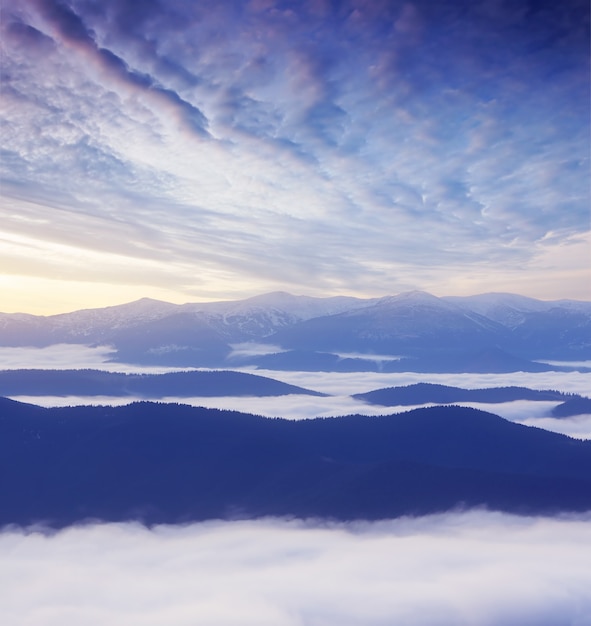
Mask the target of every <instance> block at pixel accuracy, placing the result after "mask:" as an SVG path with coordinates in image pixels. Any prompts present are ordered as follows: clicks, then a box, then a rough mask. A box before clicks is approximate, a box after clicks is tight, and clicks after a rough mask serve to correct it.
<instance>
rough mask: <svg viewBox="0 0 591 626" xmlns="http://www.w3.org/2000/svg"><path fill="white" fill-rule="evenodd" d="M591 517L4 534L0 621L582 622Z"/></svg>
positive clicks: (586, 610)
mask: <svg viewBox="0 0 591 626" xmlns="http://www.w3.org/2000/svg"><path fill="white" fill-rule="evenodd" d="M590 546H591V518H590V517H589V515H588V514H586V515H580V516H561V517H556V518H548V517H516V516H513V515H507V514H500V513H492V512H487V511H484V510H472V511H466V512H450V513H445V514H442V515H434V516H427V517H422V518H401V519H398V520H391V521H385V522H375V523H367V522H363V523H351V524H336V523H327V522H317V521H314V520H307V521H294V520H289V519H265V520H259V521H234V522H219V521H213V522H206V523H198V524H192V525H188V526H155V527H152V528H150V529H148V528H146V527H143V526H140V525H137V524H90V525H85V526H79V527H72V528H68V529H65V530H63V531H61V532H58V533H57V534H54V533H44V532H43V531H42V529H31V528H30V529H19V528H12V529H5V530H4V532H2V533H0V552H1V553H2V555H3V556H2V559H0V581H1V582H2V590H3V594H2V595H3V601H2V603H1V605H0V622H2V623H3V624H35V625H36V624H43V625H44V626H79V625H80V624H84V625H85V626H104V624H109V626H162V624H174V625H175V626H193V625H194V624H195V623H199V624H207V625H208V626H333V625H335V624H339V626H390V625H391V624H405V625H406V626H426V625H427V624H428V625H429V626H473V625H474V624H482V625H486V626H506V625H507V624H519V625H520V626H556V624H569V625H578V626H582V625H584V624H588V623H589V622H590V621H591V594H590V593H589V589H591V569H590V568H589V562H590V560H591V548H590Z"/></svg>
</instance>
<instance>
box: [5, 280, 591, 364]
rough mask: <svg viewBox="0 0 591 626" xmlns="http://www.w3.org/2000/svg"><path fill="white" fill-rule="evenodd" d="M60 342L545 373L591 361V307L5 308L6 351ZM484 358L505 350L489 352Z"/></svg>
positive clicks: (122, 353) (253, 304) (432, 300)
mask: <svg viewBox="0 0 591 626" xmlns="http://www.w3.org/2000/svg"><path fill="white" fill-rule="evenodd" d="M56 343H81V344H85V345H110V346H113V347H114V348H115V350H116V356H115V357H114V358H115V359H116V360H118V361H122V362H132V363H143V364H160V365H175V366H206V367H229V366H231V365H233V366H239V365H254V366H265V361H267V362H269V361H270V362H271V365H272V362H273V361H277V362H278V365H276V366H277V367H278V368H279V369H284V368H285V369H294V368H295V366H294V363H295V361H296V360H301V358H302V354H303V353H307V354H308V357H307V359H308V362H309V365H310V368H311V369H314V368H315V367H319V364H321V363H324V365H323V366H322V367H325V366H330V365H328V363H329V361H331V358H327V356H322V355H323V354H324V355H333V358H332V361H334V365H333V366H330V367H335V368H336V369H339V368H340V367H345V369H346V368H350V369H351V371H354V370H355V368H357V367H359V368H360V369H366V368H367V367H368V364H367V362H368V361H370V362H371V356H372V354H379V355H384V354H385V355H392V356H399V357H406V358H407V359H409V360H407V361H405V362H404V363H402V364H401V365H402V366H404V367H407V366H408V367H410V368H412V367H416V368H418V369H417V370H416V371H430V370H429V363H440V364H439V365H438V366H437V367H438V368H441V367H446V365H445V364H446V363H447V364H448V365H447V367H448V368H449V370H445V369H444V370H438V371H518V370H520V369H525V370H526V371H543V370H549V369H556V368H555V367H554V366H549V365H542V364H539V363H532V362H531V361H532V360H536V359H546V360H552V359H553V360H571V361H575V360H579V361H581V360H586V359H591V302H581V301H573V300H560V301H555V302H544V301H541V300H535V299H532V298H525V297H523V296H517V295H514V294H483V295H479V296H468V297H442V298H438V297H436V296H433V295H431V294H427V293H425V292H419V291H413V292H407V293H403V294H399V295H396V296H387V297H384V298H370V299H360V298H353V297H346V296H342V297H339V296H337V297H331V298H313V297H309V296H293V295H291V294H288V293H285V292H276V293H271V294H265V295H262V296H256V297H253V298H248V299H246V300H237V301H229V302H208V303H188V304H184V305H175V304H170V303H166V302H160V301H157V300H150V299H142V300H138V301H136V302H132V303H129V304H124V305H120V306H115V307H106V308H104V309H90V310H82V311H75V312H72V313H65V314H60V315H52V316H48V317H42V316H32V315H25V314H5V313H3V314H0V345H1V346H38V347H40V346H48V345H52V344H56ZM237 344H238V345H241V344H247V345H248V344H264V346H266V347H267V352H268V354H269V355H274V356H272V357H271V356H265V355H264V354H263V355H261V354H260V353H257V352H256V351H253V353H252V354H250V355H249V354H248V350H242V351H240V355H239V356H237V354H238V353H237V351H236V350H235V346H236V345H237ZM280 353H281V354H280ZM342 353H358V354H361V355H364V356H363V359H364V360H365V361H366V362H365V363H359V362H356V361H348V362H347V363H345V364H343V362H342V361H343V358H341V357H340V356H339V355H340V354H342ZM485 354H488V355H495V356H494V357H493V358H491V357H490V356H488V357H482V356H479V355H485ZM363 359H361V360H363ZM315 362H316V364H317V365H314V363H315ZM477 362H480V365H479V364H478V363H477ZM399 365H400V364H399ZM266 366H269V363H267V365H266ZM372 367H374V368H375V369H383V367H384V364H383V363H382V364H379V365H375V366H372ZM389 367H391V368H394V369H393V371H397V370H396V367H397V366H396V365H392V364H391V365H390V366H389ZM462 368H477V369H475V370H472V369H462ZM478 368H481V369H478ZM486 368H488V370H487V369H486Z"/></svg>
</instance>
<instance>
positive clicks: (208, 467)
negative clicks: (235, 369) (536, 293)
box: [0, 399, 591, 526]
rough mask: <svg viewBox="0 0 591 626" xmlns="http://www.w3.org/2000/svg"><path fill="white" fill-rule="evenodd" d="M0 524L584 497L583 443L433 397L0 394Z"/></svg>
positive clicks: (348, 514)
mask: <svg viewBox="0 0 591 626" xmlns="http://www.w3.org/2000/svg"><path fill="white" fill-rule="evenodd" d="M0 502H1V503H2V504H1V506H0V524H9V523H17V524H28V523H32V522H39V521H43V522H45V523H49V524H52V525H54V526H61V525H64V524H72V523H75V522H78V521H81V520H84V519H87V518H92V519H99V520H127V519H136V520H141V521H144V522H148V523H157V522H186V521H190V520H199V519H211V518H236V517H249V518H250V517H259V516H265V515H293V516H298V517H310V516H312V517H326V518H332V519H380V518H389V517H396V516H399V515H405V514H426V513H433V512H436V511H444V510H448V509H451V508H454V507H458V506H464V507H468V506H487V507H489V508H491V509H497V510H503V511H511V512H518V513H527V514H530V513H531V514H534V513H556V512H560V511H563V512H565V511H582V510H588V509H589V508H591V442H589V441H578V440H574V439H570V438H568V437H565V436H564V435H558V434H555V433H551V432H548V431H544V430H540V429H536V428H530V427H526V426H521V425H518V424H513V423H510V422H508V421H506V420H503V419H501V418H500V417H497V416H495V415H492V414H490V413H484V412H482V411H476V410H473V409H468V408H460V407H434V408H430V409H418V410H415V411H410V412H408V413H404V414H400V415H391V416H380V417H364V416H348V417H342V418H329V419H313V420H303V421H288V420H282V419H267V418H262V417H256V416H253V415H247V414H240V413H235V412H229V411H216V410H210V409H202V408H193V407H187V406H182V405H170V404H168V405H167V404H152V403H146V402H142V403H135V404H131V405H129V406H125V407H115V408H113V407H75V408H65V409H63V408H61V409H40V408H39V407H34V406H30V405H22V404H19V403H15V402H12V401H10V400H6V399H1V400H0Z"/></svg>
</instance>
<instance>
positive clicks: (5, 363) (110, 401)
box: [0, 344, 591, 439]
mask: <svg viewBox="0 0 591 626" xmlns="http://www.w3.org/2000/svg"><path fill="white" fill-rule="evenodd" d="M111 354H112V353H111V350H110V349H109V348H106V347H98V348H89V347H85V346H78V345H71V344H64V345H55V346H49V347H47V348H0V367H1V368H2V369H20V368H40V369H77V368H93V369H101V370H105V371H110V372H126V373H136V372H137V373H142V372H143V373H164V372H169V371H179V370H182V369H186V368H163V367H145V366H138V365H129V364H121V363H112V362H109V360H108V359H109V358H110V356H111ZM242 371H247V372H250V373H253V374H259V375H261V376H268V377H269V378H274V379H276V380H280V381H282V382H285V383H289V384H293V385H298V386H300V387H304V388H306V389H311V390H314V391H320V392H323V393H327V394H330V395H328V396H327V397H316V396H311V395H297V394H292V395H286V396H278V397H214V398H211V397H199V396H195V397H188V398H187V397H182V398H179V397H174V396H169V397H165V398H159V400H160V401H163V402H180V403H184V404H190V405H193V406H203V407H208V408H218V409H228V410H236V411H243V412H247V413H255V414H257V415H264V416H267V417H284V418H286V419H308V418H313V417H335V416H340V415H348V414H352V413H357V414H360V415H387V414H391V413H399V412H402V411H408V410H410V409H412V408H414V407H409V406H399V407H380V406H376V405H371V404H367V403H365V402H361V401H359V400H355V399H354V398H352V397H351V395H352V394H356V393H364V392H367V391H371V390H373V389H379V388H382V387H395V386H403V385H410V384H413V383H418V382H429V383H436V384H442V385H451V386H455V387H463V388H468V389H478V388H486V387H504V386H512V385H516V386H522V387H529V388H530V389H556V390H559V391H563V392H570V393H578V394H581V395H588V394H589V392H590V390H591V373H588V372H586V373H583V372H541V373H530V372H512V373H509V374H423V373H415V372H403V373H379V372H347V373H340V372H299V371H294V372H289V371H287V372H284V371H275V370H258V369H243V370H242ZM12 397H13V399H15V400H19V401H22V402H30V403H32V404H39V405H41V406H47V407H50V406H76V405H85V404H86V405H88V404H95V405H96V404H103V405H121V404H128V403H129V402H133V401H134V400H141V399H142V398H139V397H138V398H132V397H129V396H126V397H121V398H116V397H112V396H91V397H89V396H42V397H41V396H12ZM461 404H462V405H463V406H473V407H476V408H480V409H483V410H486V411H490V412H491V413H495V414H497V415H500V416H501V417H504V418H505V419H508V420H511V421H514V422H518V423H521V424H526V425H528V426H537V427H539V428H544V429H546V430H551V431H553V432H558V433H563V434H566V435H570V436H572V437H577V438H580V439H591V415H580V416H576V417H570V418H560V419H556V418H553V417H551V411H552V409H553V408H554V407H555V406H556V405H557V404H558V402H532V401H526V400H520V401H515V402H507V403H501V404H475V403H465V402H464V403H461Z"/></svg>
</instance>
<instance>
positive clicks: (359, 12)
mask: <svg viewBox="0 0 591 626" xmlns="http://www.w3.org/2000/svg"><path fill="white" fill-rule="evenodd" d="M1 7H2V19H1V20H0V28H1V32H0V46H1V57H0V63H1V68H0V69H1V101H2V102H1V105H2V112H1V118H0V120H1V133H0V142H1V145H0V148H1V150H2V152H1V157H0V169H1V172H0V176H1V179H0V180H1V187H0V294H2V295H1V296H0V310H1V311H4V312H15V311H24V312H30V313H38V314H50V313H57V312H64V311H70V310H74V309H80V308H89V307H95V306H107V305H112V304H119V303H123V302H128V301H131V300H134V299H137V298H140V297H145V296H147V297H152V298H158V299H163V300H168V301H171V302H179V303H180V302H188V301H206V300H223V299H234V298H242V297H248V296H252V295H255V294H257V293H263V292H267V291H275V290H285V291H289V292H292V293H298V294H307V295H317V296H326V295H337V294H345V295H356V296H361V297H368V296H381V295H387V294H393V293H399V292H401V291H406V290H410V289H423V290H426V291H430V292H431V293H434V294H435V295H467V294H474V293H483V292H487V291H506V292H515V293H522V294H524V295H529V296H533V297H538V298H541V299H549V300H551V299H558V298H575V299H577V298H578V299H589V289H588V281H589V278H590V276H591V229H590V208H589V207H590V197H589V196H590V194H589V178H590V177H589V174H590V167H589V151H590V140H589V137H590V134H589V133H590V130H589V126H590V111H589V106H590V105H589V101H590V98H589V93H590V79H589V4H588V2H587V0H565V1H564V2H555V1H554V0H529V1H527V2H526V1H525V0H510V1H509V0H482V1H479V2H473V1H471V0H453V1H451V0H449V1H446V0H444V1H440V0H416V1H414V2H406V1H402V0H400V1H398V0H397V1H391V0H299V1H293V0H291V1H290V0H285V1H283V0H250V1H247V0H221V1H220V0H215V1H214V0H166V2H164V0H161V1H159V0H142V1H139V0H100V1H99V0H63V1H60V0H21V1H20V2H18V3H14V2H10V1H9V0H1Z"/></svg>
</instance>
